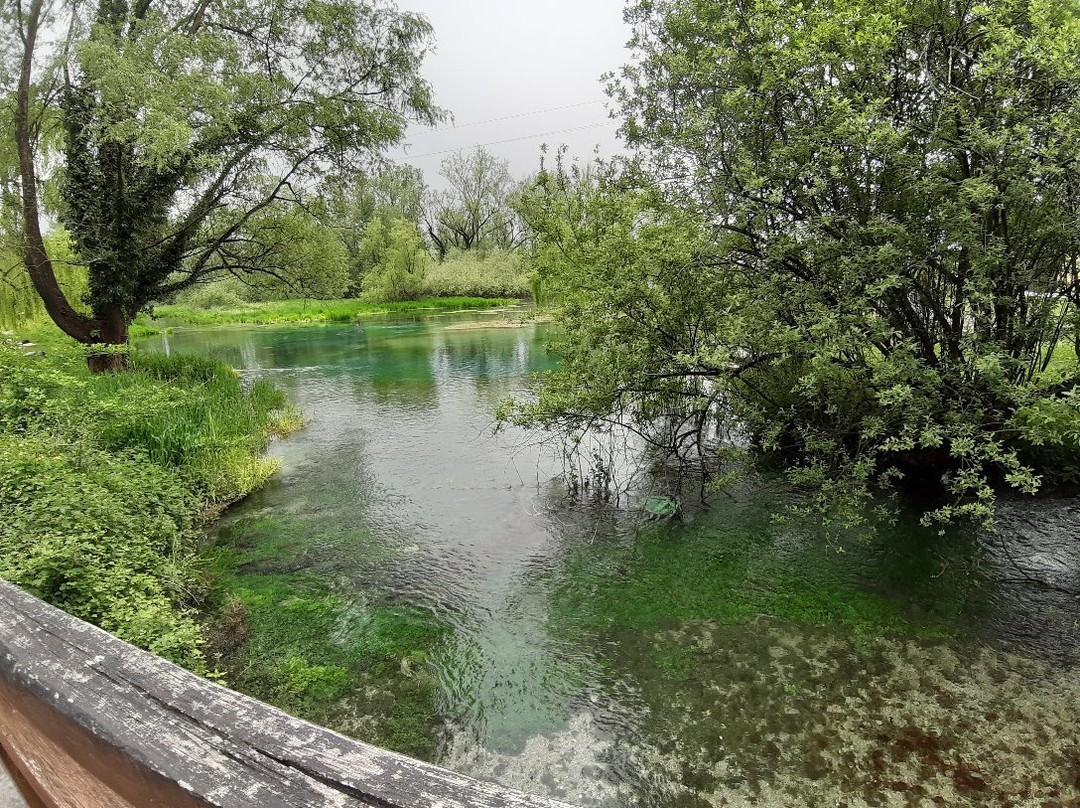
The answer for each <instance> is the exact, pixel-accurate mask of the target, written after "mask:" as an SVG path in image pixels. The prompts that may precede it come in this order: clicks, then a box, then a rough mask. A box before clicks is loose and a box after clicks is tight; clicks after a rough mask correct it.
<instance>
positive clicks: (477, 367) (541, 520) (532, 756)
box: [175, 321, 1080, 808]
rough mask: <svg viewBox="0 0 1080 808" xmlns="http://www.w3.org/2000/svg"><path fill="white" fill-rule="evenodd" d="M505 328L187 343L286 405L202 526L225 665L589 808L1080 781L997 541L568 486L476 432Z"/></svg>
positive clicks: (1060, 700)
mask: <svg viewBox="0 0 1080 808" xmlns="http://www.w3.org/2000/svg"><path fill="white" fill-rule="evenodd" d="M470 335H471V336H470ZM183 338H184V337H183V335H178V336H177V337H176V338H175V341H176V342H177V343H179V342H180V341H181V340H182V339H183ZM193 339H206V338H205V337H200V336H198V335H193ZM529 339H530V338H529V336H528V334H527V333H516V332H515V333H507V332H505V331H504V332H499V331H497V330H495V331H492V330H489V331H460V330H447V329H445V328H444V327H443V326H442V325H432V324H431V323H424V322H420V321H417V322H411V323H392V324H390V323H388V324H385V325H379V326H378V327H373V328H369V329H363V330H361V329H352V328H349V329H334V328H325V329H318V330H314V331H310V332H309V331H305V330H304V329H294V330H290V331H288V332H284V331H278V330H274V329H265V330H259V331H254V332H245V331H240V330H236V331H234V332H229V333H228V334H227V335H220V334H219V335H215V336H213V337H212V340H211V341H217V342H215V343H214V345H213V346H211V349H212V350H214V351H222V352H223V353H224V354H225V355H226V358H229V359H231V360H232V361H238V362H239V361H244V362H248V363H249V365H248V366H249V367H252V368H260V369H259V370H257V371H254V372H255V373H259V374H261V373H273V374H275V379H276V380H279V381H281V382H282V383H283V385H284V386H286V387H290V385H291V388H290V389H291V390H292V393H293V395H294V396H295V397H296V400H297V402H298V403H299V404H300V405H301V407H303V408H304V410H305V413H306V414H309V415H310V420H309V426H308V428H307V429H306V430H305V431H304V432H303V433H301V434H300V435H298V436H296V437H295V438H293V439H291V440H290V441H289V442H288V443H287V444H285V446H284V447H283V448H284V449H285V450H286V455H287V456H286V459H285V466H284V468H285V472H284V476H283V477H282V481H281V484H271V486H270V487H268V489H267V490H266V491H265V492H261V493H260V494H257V495H256V496H255V497H253V498H252V499H251V500H249V501H248V502H247V503H244V504H243V505H241V506H240V508H239V510H238V515H237V516H236V517H235V518H231V519H230V522H229V526H228V527H227V529H226V531H225V532H226V533H227V534H228V535H226V536H224V538H225V539H226V540H227V541H228V542H230V543H231V544H232V546H233V548H234V549H233V550H231V551H230V552H231V553H233V555H232V557H231V561H230V563H232V564H234V565H235V566H234V568H233V570H232V572H233V574H234V575H235V578H234V579H233V585H234V586H236V588H237V590H238V591H241V593H242V597H243V601H244V603H245V604H248V605H246V606H245V607H244V608H248V609H250V613H249V615H248V620H249V621H250V622H251V623H252V624H255V623H258V625H259V626H260V628H259V630H258V631H253V632H252V634H251V636H250V638H249V645H248V647H249V649H252V648H253V649H255V650H256V651H257V652H258V656H259V658H260V659H261V660H262V664H263V667H262V670H264V671H266V672H267V678H265V679H263V680H262V683H260V682H253V683H252V684H251V687H253V688H258V687H267V688H268V690H269V689H271V688H272V687H273V685H272V684H269V683H272V682H273V681H274V679H273V676H277V677H278V681H279V685H277V686H278V687H279V688H280V691H281V695H280V696H279V697H280V698H282V699H292V700H294V701H293V703H294V704H296V703H298V702H299V703H298V707H297V709H298V710H299V711H301V712H302V711H303V710H308V711H309V713H307V714H308V715H309V716H310V717H314V718H316V720H321V721H325V722H326V723H329V724H330V725H331V726H334V727H335V728H338V729H343V730H346V731H348V732H350V733H352V734H354V735H356V736H357V737H360V738H362V739H365V740H375V741H376V742H378V743H383V744H385V745H389V746H392V747H394V748H398V749H402V750H405V751H412V752H413V753H414V754H418V755H421V756H425V757H434V758H435V759H436V760H437V761H438V762H439V763H441V764H444V765H448V766H450V767H451V768H455V769H457V770H459V771H462V772H465V773H469V774H474V775H477V776H481V777H489V778H491V779H494V780H497V781H498V782H501V783H504V784H506V785H511V786H516V787H520V788H524V789H526V790H530V791H535V792H538V793H544V794H548V795H550V796H554V797H560V798H562V799H565V800H567V801H569V802H571V803H574V804H577V805H581V806H586V807H587V808H616V806H618V808H623V807H624V806H625V807H627V808H630V807H635V808H636V807H637V806H641V808H646V807H647V808H672V807H673V806H683V808H686V806H694V808H700V807H701V806H703V805H709V806H720V805H725V806H735V805H746V806H750V805H753V806H767V807H769V808H772V807H773V806H776V807H779V806H784V808H789V806H790V807H791V808H801V807H802V806H818V805H840V804H846V805H848V806H849V808H862V806H875V807H877V806H907V805H916V806H918V805H933V804H948V805H957V806H965V807H966V808H976V806H984V805H1002V806H1014V805H1015V806H1036V805H1037V806H1055V805H1062V806H1065V805H1074V804H1080V794H1078V792H1077V789H1076V786H1075V783H1076V782H1077V775H1078V771H1077V760H1078V759H1080V753H1078V751H1077V750H1078V748H1080V743H1078V742H1077V730H1076V727H1075V723H1076V722H1075V720H1074V718H1073V716H1072V711H1073V708H1074V705H1075V704H1076V703H1078V700H1080V684H1078V682H1080V678H1078V675H1077V673H1076V671H1075V670H1074V669H1073V668H1070V667H1069V665H1067V664H1062V663H1060V662H1055V661H1045V662H1040V661H1038V659H1035V658H1024V657H1022V656H1020V655H1018V654H1012V653H1008V652H1007V651H1005V650H1001V649H1003V648H1004V649H1014V650H1015V649H1016V648H1025V647H1026V646H1022V645H1019V646H1018V645H1017V644H1016V643H1015V642H1013V641H1012V640H1013V635H1010V634H1007V633H1006V634H1002V633H1000V632H999V628H998V627H1000V624H1001V619H1002V618H1004V619H1005V620H1006V621H1009V620H1013V625H1019V623H1018V622H1017V620H1018V619H1019V622H1024V621H1027V622H1028V623H1029V624H1030V625H1032V626H1033V627H1034V628H1035V629H1036V630H1041V629H1040V627H1041V626H1043V625H1044V622H1043V620H1042V618H1043V615H1042V614H1041V613H1038V611H1037V609H1036V610H1033V609H1029V608H1023V609H1018V610H1015V613H1014V614H1011V615H1010V614H1004V613H1003V605H1002V604H1003V601H1002V600H1000V599H999V598H997V595H996V593H995V591H994V585H993V582H989V583H988V582H987V581H986V580H983V577H982V575H983V573H982V572H981V570H984V569H986V568H991V569H992V568H993V566H994V564H995V563H996V562H997V560H998V557H997V556H995V555H994V551H992V550H991V551H990V553H989V554H988V552H987V548H986V547H985V546H984V545H980V543H979V542H978V541H975V540H973V537H971V536H967V535H952V536H949V537H946V538H939V537H936V536H933V535H931V534H928V533H927V532H925V531H920V530H919V529H917V527H916V526H915V525H914V524H899V525H897V526H896V527H895V528H893V527H890V526H884V527H883V530H882V532H881V533H880V534H879V537H878V539H876V540H873V541H868V542H855V541H852V542H843V543H841V542H838V541H832V542H829V541H826V540H825V539H824V538H823V537H821V536H818V535H817V534H816V533H815V532H814V531H813V530H812V529H811V528H810V527H808V526H807V525H805V524H801V523H798V522H797V521H795V520H791V521H789V522H787V523H786V524H777V523H776V522H775V521H774V520H773V515H774V514H775V513H777V512H779V511H782V509H783V507H784V504H785V502H786V501H791V498H792V497H795V496H797V492H791V491H789V490H785V489H783V488H782V487H781V486H778V485H775V484H769V485H755V486H754V488H753V490H736V491H733V492H732V496H731V498H724V497H718V498H717V499H716V500H715V501H714V503H713V504H712V507H709V508H700V507H697V506H696V505H694V504H693V503H690V502H687V503H684V511H685V512H684V513H683V517H684V520H683V522H682V523H678V522H664V523H661V522H653V523H645V524H642V522H643V519H642V516H641V514H640V513H627V512H625V511H622V512H615V511H610V510H607V509H604V508H589V507H585V506H578V507H572V506H569V505H568V504H567V503H566V502H565V499H564V498H563V496H562V493H563V491H564V489H563V486H562V485H561V483H559V482H558V481H554V482H551V483H548V482H547V480H548V479H549V476H548V475H553V474H554V473H555V472H556V471H557V470H558V469H557V468H555V467H551V466H550V465H544V460H543V458H542V456H541V455H540V454H539V453H532V452H531V450H530V449H528V448H526V449H524V450H523V449H520V448H512V449H508V448H507V446H506V444H505V442H504V443H503V444H502V445H496V444H495V443H493V442H492V441H490V440H488V439H487V437H486V436H487V435H488V430H489V428H490V424H491V416H490V413H491V411H492V409H493V408H494V406H495V404H496V403H497V401H498V400H499V399H500V397H501V396H503V395H505V394H507V393H508V392H514V389H513V382H512V381H511V382H508V383H507V382H504V381H503V380H505V379H508V378H511V377H513V376H514V375H515V374H518V375H520V374H521V373H522V372H524V371H525V370H527V369H530V368H532V369H536V367H537V362H536V361H535V359H534V357H536V356H539V355H540V353H541V352H540V351H539V346H538V343H536V342H535V341H533V342H530V341H529ZM507 384H509V385H510V389H508V388H507ZM290 453H291V454H290ZM508 458H512V459H508ZM533 466H535V467H536V471H535V473H534V472H533ZM556 466H557V464H556ZM463 469H465V470H467V471H466V472H463V471H462V470H463ZM508 469H509V472H510V473H508ZM747 488H748V489H749V488H750V487H749V486H748V487H747ZM1028 513H1029V515H1031V517H1032V518H1034V519H1038V520H1039V522H1040V524H1041V523H1042V522H1044V521H1045V519H1043V517H1041V516H1039V514H1038V513H1037V512H1035V511H1032V510H1030V509H1029V511H1028ZM1074 523H1075V520H1073V521H1069V520H1068V519H1066V520H1065V521H1064V522H1063V523H1062V524H1063V525H1065V527H1066V529H1064V530H1062V529H1060V528H1058V529H1057V530H1058V533H1061V535H1063V536H1071V535H1073V532H1071V528H1069V527H1068V526H1069V525H1073V524H1074ZM1030 527H1031V526H1030V525H1028V526H1026V527H1024V530H1025V531H1027V535H1032V536H1034V537H1035V538H1033V539H1031V541H1032V542H1033V545H1032V547H1031V548H1030V550H1031V552H1032V553H1034V554H1036V555H1038V554H1039V553H1042V554H1043V555H1045V554H1046V552H1048V551H1047V550H1046V549H1045V548H1046V547H1051V546H1052V545H1047V544H1046V543H1045V542H1044V541H1043V539H1041V538H1039V536H1041V535H1042V534H1040V533H1038V532H1037V531H1036V532H1035V533H1032V532H1031V530H1030ZM1041 529H1042V528H1041V527H1039V530H1041ZM1025 541H1026V540H1025ZM1040 542H1041V543H1040ZM1071 546H1072V542H1071V540H1070V541H1067V542H1064V541H1063V542H1062V543H1061V544H1060V545H1059V547H1060V548H1067V547H1071ZM1053 552H1057V550H1053ZM1062 552H1063V558H1064V559H1065V561H1062V562H1061V568H1062V569H1063V570H1066V571H1067V570H1070V569H1076V568H1078V567H1080V563H1077V564H1073V565H1071V566H1070V565H1069V564H1067V563H1065V562H1066V561H1067V560H1068V558H1069V556H1068V555H1067V553H1064V551H1062ZM1054 563H1058V562H1056V561H1055V562H1054ZM1055 569H1056V567H1055ZM1062 574H1063V575H1064V574H1065V573H1062ZM1066 583H1067V579H1066ZM279 585H280V586H279ZM1020 591H1021V590H1014V591H1012V592H1010V593H1009V597H1010V598H1012V597H1013V595H1015V594H1016V592H1020ZM1032 591H1033V590H1031V589H1030V587H1027V588H1023V589H1022V594H1023V595H1024V596H1025V598H1026V600H1025V603H1029V604H1030V603H1031V602H1033V601H1032V600H1031V595H1032ZM1035 594H1038V593H1037V592H1036V593H1035ZM1044 594H1045V593H1044ZM1035 602H1037V603H1038V604H1039V608H1042V607H1043V604H1045V611H1049V610H1050V609H1051V608H1055V609H1058V610H1060V611H1062V613H1063V614H1064V615H1065V616H1066V617H1068V616H1070V615H1071V614H1072V612H1071V611H1070V609H1073V610H1074V608H1073V607H1072V606H1070V604H1069V603H1066V602H1064V601H1062V600H1060V599H1057V600H1054V599H1050V598H1045V599H1041V600H1037V601H1035ZM1004 603H1005V604H1006V606H1007V607H1008V608H1009V609H1015V607H1016V604H1017V601H1015V600H1006V601H1004ZM1055 614H1056V613H1055ZM282 616H284V619H285V623H286V625H284V626H277V625H276V622H277V621H278V618H279V617H282ZM1046 617H1047V620H1056V621H1058V622H1057V623H1054V624H1053V625H1054V626H1057V625H1058V623H1061V620H1063V619H1064V618H1061V619H1059V618H1058V617H1057V616H1054V615H1049V614H1048V615H1046ZM1029 618H1030V620H1029ZM1020 627H1021V628H1023V626H1020ZM995 632H997V633H995ZM259 633H262V634H263V636H264V639H263V640H262V641H260V640H259V639H258V637H257V636H256V635H257V634H259ZM1072 636H1073V635H1071V634H1068V632H1065V631H1062V632H1061V633H1058V634H1055V635H1054V640H1053V642H1055V643H1057V646H1053V647H1062V639H1061V638H1071V637H1072ZM1003 638H1004V639H1003ZM242 653H243V649H241V650H240V651H239V654H242ZM236 659H237V662H238V666H237V670H239V671H242V670H243V664H245V663H243V661H242V657H241V656H239V655H238V656H237V657H236ZM365 666H367V667H365ZM342 671H344V672H345V675H346V676H348V677H349V679H348V682H349V683H348V685H347V686H346V687H345V688H344V689H342V682H343V680H342V678H341V676H342V674H341V672H342ZM425 677H426V678H425ZM281 683H283V684H281ZM442 720H445V721H447V725H446V728H445V729H442V728H439V727H438V726H437V725H438V724H439V722H440V721H442Z"/></svg>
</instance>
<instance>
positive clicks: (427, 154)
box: [405, 121, 611, 160]
mask: <svg viewBox="0 0 1080 808" xmlns="http://www.w3.org/2000/svg"><path fill="white" fill-rule="evenodd" d="M610 125H611V121H604V122H603V123H591V124H588V125H587V126H574V127H571V128H569V129H556V130H554V131H551V132H541V133H539V134H536V135H523V136H522V137H510V138H507V139H506V140H492V141H490V142H488V143H474V144H473V145H471V146H460V147H458V148H456V149H443V150H441V151H433V152H425V153H424V154H406V155H405V156H406V157H407V158H408V159H410V160H419V159H420V158H421V157H434V156H436V155H439V154H450V153H451V152H456V151H465V150H467V149H476V148H479V147H481V146H500V145H502V144H503V143H516V142H517V141H519V140H535V139H536V138H538V137H548V136H549V135H565V134H568V133H570V132H583V131H585V130H586V129H596V128H598V127H601V126H610Z"/></svg>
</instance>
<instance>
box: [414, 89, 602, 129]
mask: <svg viewBox="0 0 1080 808" xmlns="http://www.w3.org/2000/svg"><path fill="white" fill-rule="evenodd" d="M603 103H604V101H602V100H600V99H599V98H598V99H596V100H595V101H580V102H578V103H577V104H564V105H563V106H561V107H548V108H547V109H534V110H531V111H529V112H516V113H514V114H513V115H503V116H502V117H500V118H488V119H487V120H486V121H470V122H469V123H455V124H451V125H450V126H439V127H435V128H433V129H425V130H423V131H424V132H425V133H427V132H449V131H453V130H454V129H465V128H467V127H470V126H482V125H484V124H487V123H498V122H499V121H510V120H513V119H514V118H527V117H529V116H530V115H544V114H546V113H548V112H560V111H562V110H564V109H577V108H578V107H589V106H593V105H595V104H603Z"/></svg>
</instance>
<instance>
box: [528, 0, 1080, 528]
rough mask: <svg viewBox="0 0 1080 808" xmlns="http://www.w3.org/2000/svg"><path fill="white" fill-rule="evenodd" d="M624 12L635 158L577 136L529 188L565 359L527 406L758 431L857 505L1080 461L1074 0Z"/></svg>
mask: <svg viewBox="0 0 1080 808" xmlns="http://www.w3.org/2000/svg"><path fill="white" fill-rule="evenodd" d="M627 18H628V20H629V21H631V22H632V23H633V24H634V26H635V28H634V30H635V32H636V35H635V38H634V40H633V42H632V47H633V49H634V51H635V56H636V60H635V61H634V62H633V63H632V65H631V66H629V67H627V68H625V69H624V70H623V71H622V73H621V74H620V75H619V76H617V77H615V78H613V79H612V80H611V84H610V93H611V95H612V97H613V98H614V100H615V101H616V103H617V104H618V105H619V106H620V108H621V111H622V114H623V118H624V124H623V129H622V131H623V134H624V136H625V137H626V139H627V141H628V143H629V145H630V146H631V147H632V148H634V149H636V154H635V158H634V159H633V160H627V161H623V162H616V163H612V164H609V165H608V166H606V167H603V168H601V169H599V170H595V169H594V170H589V171H584V170H579V169H577V167H576V166H567V165H565V164H564V163H563V161H562V160H561V159H560V158H559V157H558V156H557V157H556V159H555V160H554V161H553V162H552V163H550V164H549V165H548V166H547V167H546V168H545V170H544V171H542V172H541V174H540V176H539V178H538V179H537V180H536V182H535V183H534V184H533V185H532V189H531V191H530V192H529V193H528V194H527V195H526V196H525V198H524V201H523V203H522V207H521V210H522V215H523V217H524V218H525V220H526V221H527V222H528V224H529V225H530V227H532V229H533V230H534V231H535V233H536V239H537V242H538V245H537V251H536V261H537V265H538V269H539V272H540V275H541V278H542V281H543V285H544V286H545V287H546V288H548V289H552V290H555V291H556V292H557V294H556V297H557V299H559V300H560V301H561V304H560V311H561V317H560V322H561V323H562V328H563V336H562V338H561V339H560V341H559V345H558V351H559V353H560V355H561V357H562V359H563V366H562V369H561V370H560V371H558V372H556V373H554V374H552V375H551V376H550V377H549V378H548V379H547V380H545V382H544V384H543V385H542V386H541V388H540V394H539V401H538V402H537V403H531V404H524V405H521V406H519V407H518V409H517V410H516V417H517V418H518V419H519V420H520V421H523V422H527V423H533V424H542V425H545V426H548V427H552V428H555V429H558V430H560V431H562V432H563V433H565V434H568V435H569V436H570V437H571V440H572V441H576V440H578V436H580V434H581V432H582V431H585V430H588V429H590V428H591V427H596V426H604V427H610V425H612V424H615V425H618V426H619V427H621V428H624V429H629V430H631V431H633V432H634V433H636V434H637V435H638V437H639V438H640V439H641V441H642V442H643V444H644V445H645V446H646V447H647V449H648V451H649V452H650V453H651V455H652V456H653V458H654V459H656V460H658V461H661V462H663V461H665V460H671V459H687V458H700V457H714V458H715V457H717V454H716V452H715V448H716V444H718V443H719V444H723V445H726V447H727V448H728V449H747V450H750V452H751V453H752V454H754V455H756V456H762V455H764V456H767V457H769V458H771V459H773V460H774V461H777V462H779V463H780V464H781V465H782V466H783V467H785V468H786V469H787V470H788V473H789V476H790V478H791V480H793V481H794V482H795V483H797V484H799V485H800V486H804V487H805V488H806V489H807V490H808V491H813V492H815V494H814V496H813V498H812V500H811V501H810V502H809V503H808V504H807V506H806V507H807V508H808V509H809V510H812V511H814V512H817V513H819V514H821V515H822V516H823V517H824V518H825V519H826V520H828V521H831V522H832V523H834V524H835V525H838V526H840V527H847V526H865V525H866V524H867V523H868V521H869V518H870V517H869V514H871V513H872V512H873V511H874V506H875V505H876V504H877V503H878V502H880V500H878V499H877V495H878V493H879V492H882V491H896V490H906V491H909V492H912V493H917V494H919V495H920V496H922V497H929V498H928V499H923V500H922V504H923V508H924V510H925V511H926V520H927V521H928V522H929V523H932V524H941V523H945V522H950V521H953V520H958V519H967V518H974V519H976V520H982V521H989V520H991V519H992V516H993V503H994V499H995V496H996V493H997V492H999V491H1002V490H1006V491H1012V492H1016V493H1018V494H1028V495H1029V494H1032V493H1035V492H1037V491H1039V490H1040V489H1042V488H1043V487H1044V485H1045V483H1046V482H1048V481H1051V480H1053V481H1054V482H1059V483H1060V482H1068V483H1070V484H1074V485H1075V484H1077V483H1080V440H1078V431H1077V424H1080V409H1078V404H1080V402H1078V400H1077V391H1076V385H1077V381H1078V380H1080V373H1078V368H1077V362H1076V351H1075V347H1076V345H1077V343H1078V342H1080V292H1078V289H1080V287H1078V285H1077V256H1078V255H1080V220H1078V218H1077V211H1078V210H1080V185H1077V183H1076V182H1075V166H1074V164H1073V161H1074V154H1075V151H1076V144H1077V139H1078V133H1080V89H1078V88H1080V10H1078V8H1077V6H1076V5H1075V4H1074V3H1071V2H1070V3H1054V4H1047V3H1042V2H1038V1H1037V0H1030V1H1028V0H1025V2H1019V3H1008V4H1004V5H997V6H993V7H991V6H978V7H975V6H970V5H968V4H952V5H941V4H935V3H922V2H917V3H914V4H910V3H909V4H907V5H890V6H886V7H880V6H874V7H871V6H870V5H868V4H866V3H863V2H861V0H847V1H845V2H843V3H839V4H837V3H816V2H814V3H810V4H808V5H803V6H799V7H798V8H797V9H796V8H792V7H790V6H786V5H783V4H766V5H758V6H754V7H753V8H749V7H746V6H744V5H741V4H739V3H734V2H730V3H729V2H720V3H714V2H698V1H697V0H665V2H652V1H651V0H650V2H640V3H638V2H631V3H630V4H629V6H628V9H627ZM717 88H724V89H723V91H722V92H720V91H718V90H717ZM582 445H585V444H582ZM725 456H728V457H730V452H727V453H725ZM1051 458H1053V459H1052V460H1051Z"/></svg>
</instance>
